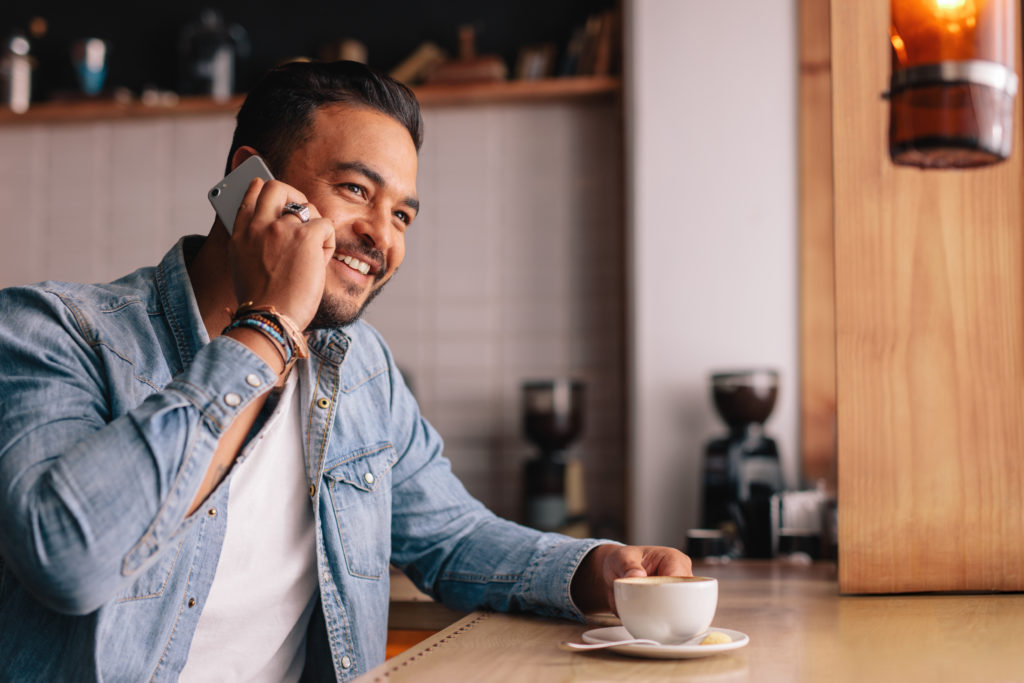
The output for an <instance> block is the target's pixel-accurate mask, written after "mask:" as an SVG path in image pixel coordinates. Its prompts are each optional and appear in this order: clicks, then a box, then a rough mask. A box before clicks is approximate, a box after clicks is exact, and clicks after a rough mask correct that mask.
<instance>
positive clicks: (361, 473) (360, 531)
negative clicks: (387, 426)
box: [324, 443, 398, 579]
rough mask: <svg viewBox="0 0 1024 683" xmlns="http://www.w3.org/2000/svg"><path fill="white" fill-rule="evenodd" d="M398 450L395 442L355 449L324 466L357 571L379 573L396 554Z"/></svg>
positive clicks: (345, 547)
mask: <svg viewBox="0 0 1024 683" xmlns="http://www.w3.org/2000/svg"><path fill="white" fill-rule="evenodd" d="M397 458H398V454H397V453H396V452H395V448H394V446H392V445H391V444H390V443H383V444H377V445H375V446H369V447H366V448H361V449H359V450H357V451H354V452H352V453H349V454H348V455H346V456H345V457H344V458H342V462H341V463H340V464H338V465H334V466H333V467H330V468H329V469H327V470H325V471H324V478H325V479H326V482H327V486H326V490H327V493H328V495H329V496H330V499H331V508H332V510H333V511H334V517H335V523H336V524H337V527H338V535H339V536H340V538H341V546H342V551H343V552H344V554H345V564H346V565H347V568H348V572H349V574H351V575H352V576H357V577H360V578H364V579H379V578H381V577H382V576H385V575H386V574H387V571H388V560H389V558H390V557H391V468H392V466H393V465H394V464H395V460H397Z"/></svg>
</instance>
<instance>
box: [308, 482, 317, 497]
mask: <svg viewBox="0 0 1024 683" xmlns="http://www.w3.org/2000/svg"><path fill="white" fill-rule="evenodd" d="M315 495H316V486H314V485H313V484H310V485H309V496H310V497H311V498H312V497H313V496H315Z"/></svg>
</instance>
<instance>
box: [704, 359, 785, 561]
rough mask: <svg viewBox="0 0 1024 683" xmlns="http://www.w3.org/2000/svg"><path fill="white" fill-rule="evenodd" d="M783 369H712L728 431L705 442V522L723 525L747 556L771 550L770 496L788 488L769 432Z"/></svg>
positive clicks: (718, 406)
mask: <svg viewBox="0 0 1024 683" xmlns="http://www.w3.org/2000/svg"><path fill="white" fill-rule="evenodd" d="M778 390H779V375H778V372H776V371H775V370H770V369H760V368H759V369H749V370H735V371H729V372H716V373H713V374H712V375H711V397H712V400H713V402H714V405H715V409H716V410H717V412H718V415H719V416H720V417H721V418H722V420H724V421H725V423H726V425H727V426H728V429H729V432H728V434H727V435H725V436H722V437H718V438H714V439H711V440H710V441H708V443H707V445H706V447H705V458H704V492H703V515H702V525H703V526H704V528H705V529H719V530H721V531H723V532H725V535H726V536H727V537H728V538H730V539H731V540H732V541H733V543H734V546H733V547H734V552H735V553H737V554H740V555H742V556H744V557H771V556H772V552H773V551H772V526H771V500H772V496H773V495H774V494H776V493H778V492H780V491H782V490H783V488H784V482H783V478H782V466H781V462H780V460H779V449H778V446H777V445H776V443H775V440H774V439H772V438H770V437H768V436H767V435H766V434H765V433H764V423H765V421H766V420H767V419H768V417H769V416H770V415H771V413H772V409H773V408H774V407H775V401H776V398H777V397H778Z"/></svg>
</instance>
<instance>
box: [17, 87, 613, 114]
mask: <svg viewBox="0 0 1024 683" xmlns="http://www.w3.org/2000/svg"><path fill="white" fill-rule="evenodd" d="M620 88H621V82H620V80H619V79H618V78H617V77H611V76H593V77H579V78H547V79H543V80H537V81H502V82H496V83H465V84H452V85H424V86H420V87H418V88H415V89H414V90H415V92H416V97H417V98H419V100H420V104H421V105H423V106H424V107H431V106H458V105H470V104H486V103H491V102H515V101H537V100H553V99H574V98H585V97H601V96H610V95H614V94H615V93H618V92H619V90H620ZM242 100H243V96H241V95H237V96H235V97H232V98H231V99H230V100H227V101H226V102H215V101H213V100H212V99H210V98H209V97H182V98H180V99H178V100H177V102H176V103H174V104H172V105H148V104H143V103H142V102H140V101H138V100H132V101H131V102H117V101H115V100H113V99H105V100H79V101H62V102H40V103H36V104H33V105H32V106H31V108H30V109H29V110H28V111H27V112H25V113H24V114H15V113H13V112H11V111H9V110H6V109H0V125H11V124H38V123H76V122H82V121H100V120H110V119H132V118H146V117H153V116H196V115H204V114H205V115H210V114H223V113H234V112H236V111H238V108H239V107H240V106H241V104H242Z"/></svg>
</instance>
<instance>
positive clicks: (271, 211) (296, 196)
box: [236, 180, 320, 227]
mask: <svg viewBox="0 0 1024 683" xmlns="http://www.w3.org/2000/svg"><path fill="white" fill-rule="evenodd" d="M255 182H256V181H254V184H253V185H250V186H249V191H248V192H246V195H245V199H243V200H242V202H243V204H244V203H246V202H247V201H248V200H249V198H250V193H251V192H252V191H253V190H254V189H255V188H254V185H255ZM260 182H261V181H260ZM288 202H295V203H296V204H305V205H306V206H307V208H308V209H309V222H312V221H314V220H316V219H318V218H320V212H319V211H317V208H316V207H315V206H312V205H310V204H309V201H308V200H307V199H306V195H304V194H302V193H301V192H299V191H298V190H296V189H295V188H294V187H292V186H291V185H288V184H287V183H282V182H281V181H279V180H269V181H267V182H266V183H263V185H262V187H261V188H260V189H258V190H256V197H255V202H254V205H255V206H254V209H253V213H252V216H251V217H250V220H249V224H251V225H253V226H255V227H259V226H263V225H269V224H271V223H273V222H275V221H277V220H280V219H282V218H284V219H285V220H287V221H288V222H289V223H293V224H294V223H295V222H300V223H301V222H302V221H301V219H299V217H298V216H295V219H292V218H291V216H294V215H295V214H291V213H288V214H284V215H282V209H283V208H284V205H285V204H287V203H288ZM239 213H241V212H239ZM236 222H237V221H236Z"/></svg>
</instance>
